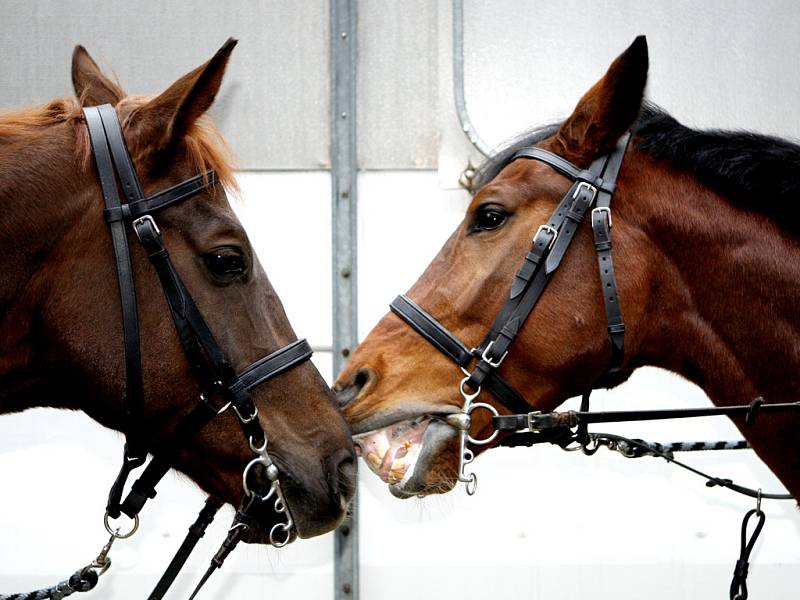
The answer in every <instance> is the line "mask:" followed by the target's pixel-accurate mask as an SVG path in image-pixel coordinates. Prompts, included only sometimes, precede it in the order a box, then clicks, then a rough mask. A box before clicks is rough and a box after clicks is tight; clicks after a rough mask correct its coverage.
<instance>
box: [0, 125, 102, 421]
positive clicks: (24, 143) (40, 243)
mask: <svg viewBox="0 0 800 600" xmlns="http://www.w3.org/2000/svg"><path fill="white" fill-rule="evenodd" d="M75 143H76V142H75V134H74V130H73V128H72V125H71V124H69V123H63V124H58V125H52V126H49V127H42V128H41V131H36V132H34V133H27V134H25V135H24V137H18V138H5V139H4V138H0V172H1V173H2V182H3V185H2V186H0V239H2V240H3V246H2V251H0V273H2V274H3V276H2V278H0V340H2V344H0V414H2V413H4V412H9V411H16V410H23V409H25V408H28V407H30V406H35V405H39V404H41V402H42V401H44V400H46V399H47V398H60V397H61V396H62V395H63V394H61V393H56V392H58V390H57V389H51V387H52V386H53V385H55V384H53V382H51V381H50V377H48V375H47V369H46V368H43V367H42V365H39V364H38V359H37V351H36V348H37V347H38V346H37V344H38V342H37V341H36V339H35V337H36V336H35V335H34V330H35V324H36V323H37V314H38V313H37V311H38V310H39V308H40V306H41V304H42V302H43V301H44V298H45V296H46V295H47V294H48V290H47V281H46V279H47V277H46V273H47V269H46V267H47V265H48V264H49V262H52V261H51V258H52V257H51V254H52V253H53V252H54V251H56V249H57V248H58V247H59V246H60V245H62V244H63V241H64V240H65V239H66V237H65V236H68V235H69V232H70V231H71V230H74V229H75V227H76V226H77V225H78V224H79V223H82V222H83V219H81V216H82V215H83V214H85V213H86V210H87V206H88V204H89V203H90V202H91V198H92V197H93V196H92V193H91V192H92V191H93V190H92V189H91V188H90V186H87V185H86V183H85V180H86V177H85V176H82V175H81V173H80V172H79V170H78V169H77V168H76V164H77V162H78V161H77V159H76V156H75ZM90 181H94V179H90ZM94 185H95V186H96V184H94ZM76 251H79V250H78V249H76ZM62 292H63V290H59V291H58V292H56V293H62Z"/></svg>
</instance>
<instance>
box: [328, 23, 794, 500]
mask: <svg viewBox="0 0 800 600" xmlns="http://www.w3.org/2000/svg"><path fill="white" fill-rule="evenodd" d="M647 69H648V53H647V44H646V42H645V40H644V38H643V37H642V38H637V40H636V41H635V42H634V43H633V44H632V45H631V46H630V48H628V50H626V51H625V52H624V53H623V54H622V55H621V56H620V57H618V58H617V59H616V61H614V63H613V64H612V65H611V67H610V68H609V70H608V72H607V73H606V75H605V76H604V77H603V78H602V79H601V80H600V81H599V82H598V83H597V84H596V85H595V86H594V87H592V88H591V89H590V90H589V91H588V92H587V93H586V94H585V95H584V96H583V98H582V99H581V100H580V101H579V102H578V104H577V107H576V108H575V110H574V112H573V113H572V115H571V116H570V117H568V118H567V119H566V120H565V121H564V122H563V123H561V124H560V125H556V126H551V127H545V128H542V129H539V130H536V131H534V132H532V133H530V132H529V133H528V134H526V135H523V136H522V137H520V138H519V139H517V140H516V141H515V142H513V143H512V144H510V146H509V147H508V148H506V149H505V150H503V151H501V152H499V153H498V154H497V155H495V156H494V157H492V158H491V159H490V160H489V161H488V162H487V164H485V165H484V166H483V167H482V168H481V169H480V170H479V172H478V176H477V189H478V191H477V193H476V194H475V196H474V198H473V199H472V201H471V203H470V205H469V208H468V210H467V213H466V215H465V217H464V220H463V222H462V223H461V224H460V225H459V227H458V228H457V229H456V231H455V232H454V233H453V235H452V236H451V237H450V239H449V240H448V241H447V242H446V244H445V245H444V247H443V248H442V250H441V251H440V253H439V254H438V256H436V258H434V260H433V262H432V263H431V264H430V266H429V267H428V268H427V270H426V271H425V272H424V273H423V275H422V276H421V277H420V279H419V280H418V281H417V282H416V284H415V285H414V286H413V287H412V288H411V290H410V291H409V292H408V297H409V298H410V299H411V300H413V301H414V302H416V303H417V304H418V305H419V306H421V307H422V308H423V309H425V310H426V311H427V312H428V313H430V314H431V315H432V316H433V317H435V318H436V319H438V320H439V321H440V322H441V323H442V324H443V325H444V326H445V327H446V328H448V329H449V330H450V331H452V332H453V333H454V334H455V335H456V336H457V337H458V338H460V339H461V340H462V341H463V342H464V343H465V344H466V345H467V348H469V347H470V345H472V346H477V345H478V344H479V342H480V341H481V339H482V338H483V336H484V334H485V333H486V331H487V330H488V329H489V327H490V325H491V324H492V321H493V319H494V317H495V315H497V313H498V310H499V309H500V306H501V305H502V303H503V301H504V300H505V298H506V297H507V295H508V292H509V288H510V287H511V283H512V280H513V279H514V275H515V273H516V272H517V270H518V269H519V267H520V264H521V262H522V260H523V258H524V257H525V255H526V253H527V252H528V250H529V248H530V247H531V236H532V235H533V234H534V232H536V231H537V228H538V227H539V225H541V224H543V223H546V222H547V219H548V217H549V215H550V214H551V212H552V211H553V210H554V207H555V206H556V204H557V203H558V202H559V201H560V200H561V198H562V197H563V196H564V194H565V192H566V190H568V189H569V187H570V183H571V182H570V181H569V180H568V179H567V178H566V177H564V176H562V175H561V174H559V173H558V172H556V171H555V170H554V169H553V168H552V167H550V166H548V165H547V164H544V163H542V162H539V161H536V160H517V161H512V160H511V157H512V156H513V155H514V154H515V152H516V151H518V150H519V149H521V148H523V147H526V146H538V147H540V148H544V149H546V150H549V151H552V152H554V153H556V154H558V155H560V156H562V157H564V158H566V159H568V160H569V161H572V162H573V163H575V164H576V165H577V166H578V167H581V168H588V167H589V165H590V163H592V161H593V160H594V159H596V158H597V157H599V156H603V155H606V154H608V153H609V152H611V151H612V149H613V148H614V147H615V145H616V144H617V141H618V140H619V139H620V137H621V136H622V135H623V134H625V133H626V131H629V130H631V131H632V132H633V137H632V139H631V142H630V145H629V148H628V151H627V153H626V154H625V156H624V161H623V163H622V168H621V171H620V173H619V178H618V180H617V191H616V194H615V195H614V203H613V230H612V231H613V255H614V264H615V265H616V271H617V281H618V286H619V299H620V300H619V301H620V306H621V309H622V314H623V316H624V319H625V325H626V328H627V330H626V336H625V351H624V357H623V362H622V367H621V370H620V371H619V372H618V373H617V376H616V377H615V380H614V381H613V382H611V381H608V380H606V382H605V383H606V384H607V385H609V386H613V385H616V384H618V383H620V382H622V381H623V380H625V379H627V377H628V376H629V375H630V374H631V373H632V372H633V371H634V370H635V369H637V368H638V367H642V366H645V365H653V366H657V367H661V368H664V369H668V370H670V371H673V372H675V373H678V374H680V375H682V376H683V377H685V378H687V379H689V380H691V381H693V382H694V383H696V384H697V385H699V386H701V387H702V388H703V389H704V390H705V391H706V393H707V394H708V396H709V397H710V398H711V400H712V401H713V402H714V403H715V404H718V405H735V404H745V403H748V402H750V401H751V400H752V399H753V398H755V397H757V396H763V397H764V398H765V399H766V401H767V402H787V401H795V400H797V394H798V390H800V311H799V310H798V306H800V304H799V303H800V286H798V283H797V282H798V281H800V241H798V234H800V227H798V224H797V223H798V220H797V217H798V216H800V211H798V208H797V207H798V204H797V194H798V193H799V192H800V171H799V170H798V164H800V147H798V146H796V145H794V144H791V143H789V142H787V141H784V140H781V139H776V138H770V137H766V136H762V135H757V134H751V133H740V132H739V133H736V132H720V131H696V130H692V129H689V128H687V127H685V126H683V125H681V124H679V123H678V122H677V121H675V120H674V119H673V118H671V117H670V116H668V115H667V114H665V113H664V112H663V111H661V110H660V109H657V108H656V107H654V106H652V105H649V104H643V93H644V88H645V84H646V81H647ZM593 242H594V241H593V238H592V232H591V227H590V226H589V224H587V223H584V224H583V225H582V226H580V227H579V230H578V231H577V232H576V234H575V239H574V241H573V243H572V247H571V248H570V249H569V251H568V252H567V254H566V256H565V258H564V260H563V263H562V265H561V268H560V269H559V270H558V271H556V272H555V274H554V276H553V278H552V279H551V281H550V284H549V285H548V287H547V288H546V289H545V291H544V294H543V295H542V297H541V299H540V300H539V302H538V304H537V305H536V307H535V308H534V310H533V313H532V314H531V316H530V318H528V320H527V321H526V322H525V323H524V325H523V327H522V329H521V331H520V333H519V337H518V338H517V339H516V342H515V344H514V345H513V346H512V347H511V352H510V353H509V355H508V357H507V358H506V360H505V361H504V362H503V363H502V365H501V366H500V367H499V375H500V376H501V377H502V378H503V379H504V380H505V381H507V382H508V383H510V384H511V385H513V387H514V388H515V389H517V390H519V391H521V392H523V393H524V395H525V399H526V400H527V402H528V403H529V404H530V407H531V409H532V410H540V411H551V410H553V409H554V408H556V407H557V406H558V405H559V404H561V403H562V402H564V401H565V400H566V399H567V398H570V397H572V396H575V395H579V394H581V393H582V392H584V391H585V390H587V389H588V388H591V387H592V386H593V385H595V386H596V385H598V384H597V381H598V378H600V377H601V376H602V375H603V374H604V372H605V370H606V368H607V366H608V364H609V357H610V356H611V347H610V344H609V338H608V334H607V332H606V326H607V321H606V313H605V309H604V302H603V295H602V292H601V289H600V280H599V277H598V273H597V264H598V262H597V256H596V254H595V248H594V243H593ZM462 377H463V375H462V373H461V371H460V370H459V369H458V367H457V366H456V365H454V363H453V362H451V360H450V359H449V358H447V357H446V356H445V355H444V354H442V353H440V352H439V351H438V350H437V349H436V348H434V346H433V345H431V344H430V343H428V342H427V341H426V340H425V339H423V338H422V337H421V336H420V335H419V334H418V333H417V332H416V331H414V330H413V329H412V328H410V327H409V326H408V325H407V324H406V323H404V322H403V321H402V320H401V319H400V318H399V317H398V316H396V315H394V314H388V315H386V316H385V317H384V318H383V319H382V320H381V321H380V322H379V323H378V324H377V326H376V327H375V328H374V329H373V331H372V332H371V333H370V334H369V336H368V337H367V338H366V339H365V340H364V342H363V343H362V344H361V345H360V346H359V348H358V349H357V351H356V352H355V353H354V354H353V357H352V358H351V360H350V362H349V363H348V365H347V368H346V369H345V370H344V371H343V373H342V374H341V375H340V377H339V383H338V384H337V385H338V390H339V398H340V403H341V404H342V405H345V417H346V418H347V419H348V420H349V422H350V423H351V425H352V427H353V429H354V432H355V433H356V434H360V435H359V437H358V438H357V443H358V444H359V445H360V446H361V447H362V449H363V451H364V453H365V454H367V456H366V458H367V462H368V463H369V464H370V466H371V467H372V469H373V470H374V471H376V472H377V473H378V474H379V475H380V476H381V477H382V478H383V480H384V481H386V482H387V483H389V484H390V486H391V488H390V489H391V491H392V492H393V493H394V494H395V495H397V496H399V497H409V496H413V495H425V494H430V493H436V492H444V491H447V490H449V489H451V488H452V487H453V485H454V483H455V482H456V479H457V465H458V460H459V454H458V448H457V443H456V440H457V431H456V429H455V428H454V427H451V426H450V425H449V424H447V423H446V422H445V420H444V417H445V416H446V415H448V414H453V413H456V412H458V411H459V409H460V407H461V405H462V404H463V400H462V397H461V395H460V393H459V382H460V381H461V379H462ZM480 401H481V402H487V403H490V404H492V405H493V406H495V408H497V409H498V410H499V411H500V413H506V414H507V413H508V412H509V411H508V409H507V408H505V407H504V406H502V405H501V404H500V403H498V401H497V399H496V398H494V397H493V396H492V395H490V394H489V393H487V392H486V391H484V392H483V394H482V396H481V397H480ZM642 408H647V407H642ZM489 416H490V415H489V413H488V411H484V410H482V411H480V412H476V413H474V419H473V422H472V435H473V436H474V437H477V438H485V437H487V435H488V434H489V433H490V432H491V427H490V426H491V423H490V420H489ZM765 417H766V418H763V419H762V420H760V421H758V423H757V424H756V426H754V427H747V426H745V425H744V423H743V422H742V421H741V420H738V419H735V422H736V425H737V426H738V427H739V428H740V429H741V431H742V433H743V434H744V435H745V437H746V438H747V439H748V440H749V441H750V443H751V444H752V446H753V448H754V449H755V451H756V452H757V453H758V455H759V456H760V457H761V458H762V459H763V460H764V461H765V462H766V463H767V464H768V465H769V466H770V467H771V468H772V470H773V471H774V472H775V474H776V475H777V476H778V477H779V478H780V479H781V481H782V482H783V483H784V484H785V485H786V487H787V488H788V489H789V491H790V492H791V493H792V494H793V495H794V496H795V497H796V498H797V497H800V436H799V435H798V434H799V433H800V420H798V419H797V418H796V416H795V415H787V414H786V413H784V414H783V415H780V416H776V415H774V414H773V415H770V416H766V415H765ZM450 421H451V422H453V419H450ZM500 439H501V438H498V439H497V440H496V441H495V442H494V444H490V446H491V445H496V444H497V442H498V441H500ZM483 449H484V448H483V447H477V448H474V450H475V451H476V452H480V451H482V450H483Z"/></svg>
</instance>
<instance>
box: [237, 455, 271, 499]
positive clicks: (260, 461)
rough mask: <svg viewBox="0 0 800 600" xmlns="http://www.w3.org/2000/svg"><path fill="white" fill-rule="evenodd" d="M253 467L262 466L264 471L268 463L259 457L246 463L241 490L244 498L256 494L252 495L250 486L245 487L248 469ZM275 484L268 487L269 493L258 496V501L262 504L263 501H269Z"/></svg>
mask: <svg viewBox="0 0 800 600" xmlns="http://www.w3.org/2000/svg"><path fill="white" fill-rule="evenodd" d="M255 465H264V468H265V469H267V468H269V463H268V462H267V461H266V459H264V458H262V457H261V456H257V457H256V458H254V459H253V460H251V461H250V462H249V463H247V466H246V467H245V468H244V471H243V472H242V489H243V490H244V493H245V495H246V496H257V494H254V493H253V491H252V490H251V489H250V486H249V485H247V475H248V473H250V469H252V468H253V467H254V466H255ZM276 483H277V482H272V485H271V486H270V487H269V491H268V492H267V495H266V496H258V499H259V500H260V501H261V502H264V501H265V500H267V499H269V498H270V497H271V496H272V494H273V493H274V492H275V485H276Z"/></svg>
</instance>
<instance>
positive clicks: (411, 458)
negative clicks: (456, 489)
mask: <svg viewBox="0 0 800 600" xmlns="http://www.w3.org/2000/svg"><path fill="white" fill-rule="evenodd" d="M456 437H457V432H456V430H455V429H454V428H453V427H451V426H450V425H448V424H447V423H445V422H444V421H443V420H442V419H441V418H439V417H437V416H434V415H420V416H418V417H417V418H415V419H408V420H404V421H399V422H397V423H394V424H392V425H389V426H388V427H384V428H383V429H379V430H376V431H370V432H367V433H362V434H359V435H356V436H354V438H353V441H354V443H355V446H356V454H358V455H360V456H361V457H362V458H363V459H364V461H365V462H366V463H367V466H368V467H369V469H370V470H371V471H372V472H373V473H375V474H376V475H377V476H378V477H380V478H381V480H383V481H384V482H385V483H387V484H388V485H389V491H390V492H391V493H392V494H393V495H394V496H396V497H398V498H411V497H414V496H426V495H428V494H432V493H443V492H446V491H449V490H450V489H452V487H453V485H455V479H454V478H449V477H448V478H446V479H445V480H444V481H437V482H429V479H430V477H429V475H430V473H431V471H432V470H433V469H432V467H433V466H434V463H435V462H436V459H437V458H439V457H440V456H441V454H442V452H444V451H445V449H446V448H447V446H448V445H450V444H452V443H453V442H454V441H455V439H456ZM451 479H452V481H451Z"/></svg>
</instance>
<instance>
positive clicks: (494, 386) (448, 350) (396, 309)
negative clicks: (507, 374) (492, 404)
mask: <svg viewBox="0 0 800 600" xmlns="http://www.w3.org/2000/svg"><path fill="white" fill-rule="evenodd" d="M389 308H390V309H391V311H392V312H393V313H395V314H396V315H397V316H399V317H400V318H401V319H403V320H404V321H405V322H406V323H408V324H409V325H410V326H411V328H412V329H414V331H416V332H417V333H419V334H420V335H421V336H422V337H423V338H425V339H426V340H428V342H430V343H431V344H433V345H434V346H435V347H436V348H438V349H439V351H440V352H442V353H443V354H444V355H445V356H447V357H448V358H450V360H452V361H453V362H455V363H456V364H457V365H458V366H460V367H465V366H466V365H468V364H469V363H470V362H471V361H472V359H473V354H472V353H471V352H470V351H469V350H468V349H467V347H466V346H465V345H464V344H463V342H461V340H459V339H458V338H457V337H455V336H454V335H453V334H452V333H450V332H449V331H448V330H447V329H446V328H445V327H444V326H443V325H442V324H441V323H439V321H437V320H436V319H434V318H433V317H432V316H431V315H430V314H429V313H427V312H426V311H425V310H423V309H422V308H421V307H420V306H419V305H417V304H416V303H415V302H413V301H412V300H410V299H409V298H407V297H406V296H403V295H400V296H398V297H397V298H395V299H394V300H393V301H392V303H391V304H390V305H389ZM482 383H483V386H484V387H485V388H486V390H487V391H489V393H491V394H492V395H493V396H494V397H495V398H497V399H498V400H499V401H500V402H501V403H502V404H504V405H505V406H507V407H508V408H510V409H511V410H513V411H526V410H528V408H529V406H528V403H527V402H525V399H524V398H523V397H522V396H521V395H520V394H519V393H518V392H517V391H516V390H515V389H514V388H513V387H511V386H510V385H509V384H508V383H507V382H506V381H505V380H503V379H502V378H501V377H500V376H499V375H498V374H497V373H496V372H492V373H491V374H490V376H489V377H487V378H486V379H485V380H484V381H483V382H482Z"/></svg>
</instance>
